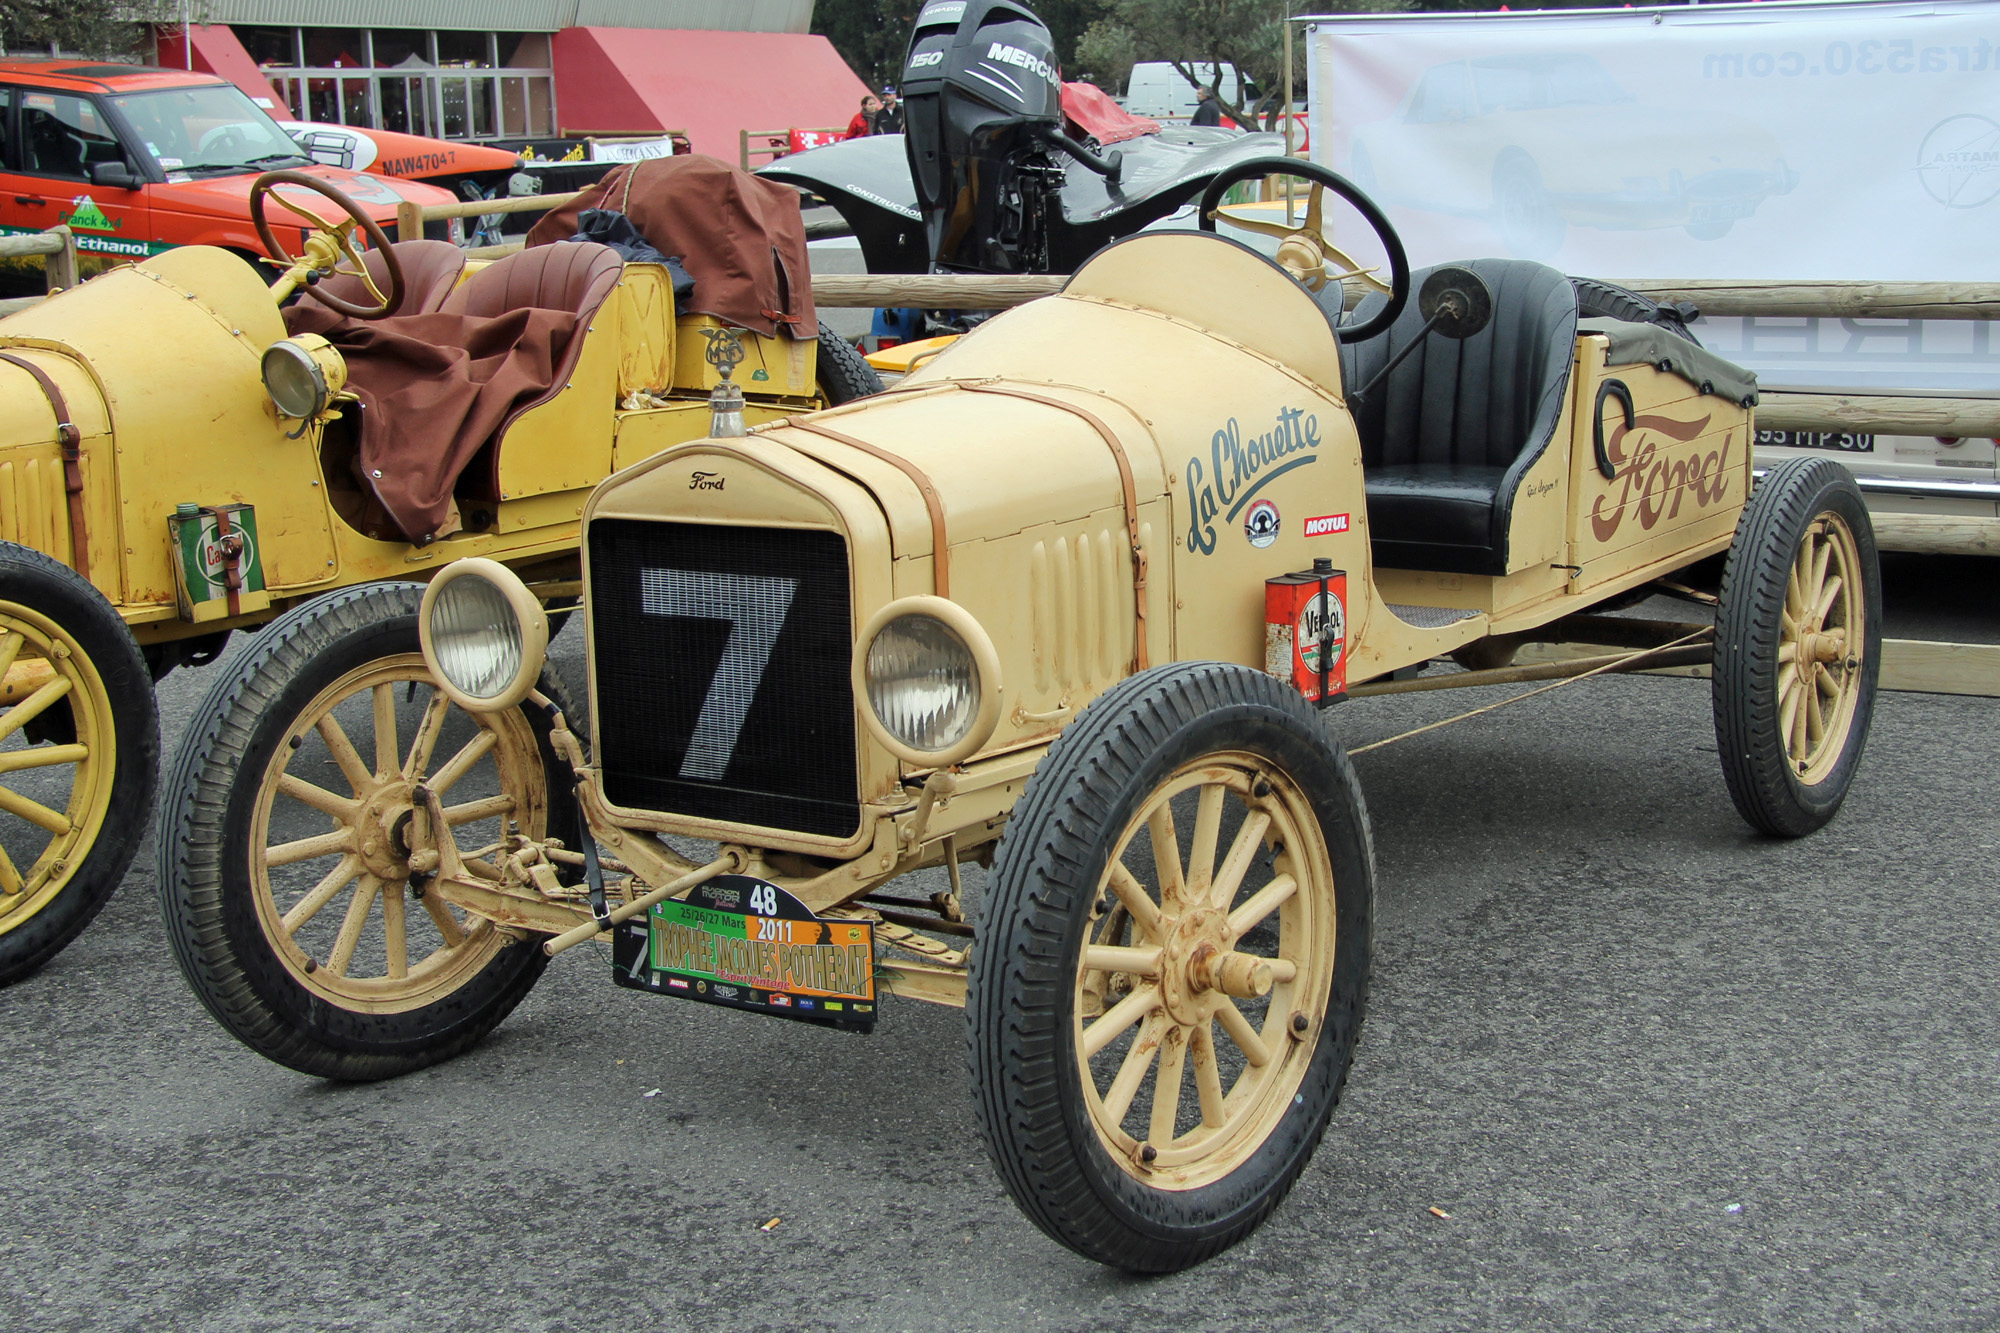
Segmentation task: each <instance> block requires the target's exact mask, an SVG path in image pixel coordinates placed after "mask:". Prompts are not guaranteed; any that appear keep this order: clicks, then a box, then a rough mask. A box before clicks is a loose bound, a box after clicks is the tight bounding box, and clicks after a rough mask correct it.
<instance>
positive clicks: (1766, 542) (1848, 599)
mask: <svg viewBox="0 0 2000 1333" xmlns="http://www.w3.org/2000/svg"><path fill="white" fill-rule="evenodd" d="M1881 604H1882V583H1881V574H1880V571H1879V570H1878V568H1877V565H1876V553H1875V537H1874V530H1873V528H1872V527H1871V526H1870V525H1869V521H1868V510H1867V507H1866V506H1865V505H1864V504H1863V502H1862V499H1861V492H1860V490H1859V489H1858V488H1857V487H1856V486H1855V484H1854V481H1853V478H1851V477H1850V476H1849V475H1848V474H1847V471H1846V470H1845V469H1844V468H1842V467H1841V466H1840V465H1839V464H1837V463H1834V462H1832V461H1830V460H1827V459H1794V460H1791V461H1788V462H1786V463H1783V464H1781V465H1779V466H1778V467H1776V468H1773V469H1772V470H1771V471H1770V472H1769V473H1768V474H1766V475H1765V477H1764V480H1763V481H1762V482H1760V483H1759V484H1758V487H1757V490H1756V492H1755V493H1754V494H1753V495H1752V496H1751V498H1750V503H1749V505H1748V506H1747V507H1746V508H1745V509H1744V511H1743V518H1742V520H1741V521H1740V522H1739V524H1738V526H1737V530H1736V539H1735V541H1734V543H1733V544H1732V545H1731V547H1730V552H1729V561H1728V564H1727V566H1726V567H1725V569H1724V571H1723V577H1722V592H1721V605H1720V608H1719V614H1718V617H1717V627H1716V628H1717V632H1716V652H1715V673H1714V701H1715V728H1716V739H1717V750H1718V752H1719V754H1720V755H1721V757H1722V766H1723V773H1724V775H1725V777H1726V778H1727V781H1728V783H1729V793H1730V796H1731V797H1732V798H1733V799H1734V800H1735V802H1736V806H1737V809H1738V810H1740V811H1741V812H1742V814H1743V817H1744V818H1745V819H1747V820H1749V821H1750V822H1751V823H1752V824H1754V825H1756V826H1757V827H1758V828H1759V829H1762V830H1763V831H1765V832H1767V833H1773V834H1778V835H1780V836H1785V837H1798V836H1800V835H1802V834H1805V833H1810V832H1812V831H1813V830H1814V829H1816V828H1819V827H1820V826H1821V825H1823V824H1825V823H1826V821H1827V820H1829V819H1831V818H1832V817H1833V815H1834V812H1835V811H1837V810H1838V809H1839V808H1840V803H1841V802H1842V800H1844V799H1845V798H1846V795H1847V789H1848V786H1849V784H1850V783H1851V782H1852V781H1853V777H1854V772H1855V769H1856V768H1857V767H1858V765H1859V763H1860V760H1861V752H1862V748H1863V746H1864V745H1865V744H1866V741H1867V736H1868V724H1869V720H1870V718H1871V716H1872V714H1873V712H1874V705H1875V688H1876V677H1877V674H1878V672H1879V670H1880V666H1881V633H1882V630H1881V615H1882V613H1881Z"/></svg>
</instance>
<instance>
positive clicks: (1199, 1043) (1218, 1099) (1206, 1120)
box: [1188, 1023, 1229, 1129]
mask: <svg viewBox="0 0 2000 1333" xmlns="http://www.w3.org/2000/svg"><path fill="white" fill-rule="evenodd" d="M1188 1054H1189V1055H1190V1056H1191V1057H1193V1059H1194V1088H1195V1092H1196V1093H1197V1094H1198V1095H1199V1096H1200V1098H1201V1123H1202V1124H1203V1125H1204V1126H1205V1127H1207V1128H1209V1129H1221V1128H1222V1127H1223V1126H1224V1125H1226V1124H1228V1123H1229V1115H1228V1112H1227V1111H1225V1110H1224V1109H1223V1105H1222V1071H1221V1069H1220V1067H1219V1066H1218V1065H1217V1064H1216V1059H1215V1034H1214V1032H1213V1031H1212V1030H1211V1028H1210V1026H1209V1025H1208V1024H1207V1023H1201V1024H1198V1025H1197V1026H1196V1027H1195V1030H1194V1035H1193V1036H1191V1037H1189V1038H1188Z"/></svg>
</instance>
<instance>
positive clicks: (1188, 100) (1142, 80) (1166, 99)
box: [1125, 60, 1257, 120]
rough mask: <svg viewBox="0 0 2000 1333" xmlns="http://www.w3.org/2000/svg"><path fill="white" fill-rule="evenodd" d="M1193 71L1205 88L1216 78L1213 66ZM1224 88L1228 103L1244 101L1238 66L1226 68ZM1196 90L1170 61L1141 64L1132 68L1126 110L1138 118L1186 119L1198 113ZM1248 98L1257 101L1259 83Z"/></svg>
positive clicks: (1224, 95)
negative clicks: (1238, 91)
mask: <svg viewBox="0 0 2000 1333" xmlns="http://www.w3.org/2000/svg"><path fill="white" fill-rule="evenodd" d="M1189 68H1190V69H1192V70H1194V72H1195V74H1196V76H1197V77H1198V78H1200V79H1201V86H1202V87H1204V88H1206V87H1207V86H1208V85H1209V83H1210V82H1211V81H1213V80H1214V78H1215V66H1213V65H1191V66H1189ZM1221 87H1222V100H1223V101H1224V102H1240V99H1239V98H1238V97H1237V95H1236V68H1235V66H1233V65H1224V66H1223V67H1222V85H1221ZM1194 90H1195V85H1194V84H1192V83H1189V82H1188V81H1187V80H1186V79H1184V78H1182V77H1181V74H1180V71H1179V70H1177V69H1175V68H1174V67H1173V65H1172V64H1171V63H1170V62H1168V61H1165V60H1145V61H1141V62H1140V63H1138V64H1136V65H1134V66H1132V77H1131V78H1130V79H1129V80H1128V81H1127V82H1126V84H1125V109H1126V110H1127V111H1129V112H1131V113H1132V114H1133V115H1135V116H1151V117H1152V118H1153V119H1155V120H1186V119H1187V118H1188V117H1189V116H1192V115H1193V114H1194V105H1195V96H1194ZM1248 96H1249V97H1251V98H1253V99H1254V98H1255V97H1256V96H1257V89H1256V85H1255V84H1251V85H1250V86H1249V93H1248ZM1244 110H1246V111H1247V110H1249V108H1248V107H1245V108H1244ZM1224 114H1225V115H1226V114H1227V112H1225V113H1224Z"/></svg>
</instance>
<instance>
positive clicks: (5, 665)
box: [0, 629, 28, 678]
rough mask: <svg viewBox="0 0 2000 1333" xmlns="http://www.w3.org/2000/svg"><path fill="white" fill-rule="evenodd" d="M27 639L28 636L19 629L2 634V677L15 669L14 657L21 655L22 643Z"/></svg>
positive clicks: (0, 668) (0, 663)
mask: <svg viewBox="0 0 2000 1333" xmlns="http://www.w3.org/2000/svg"><path fill="white" fill-rule="evenodd" d="M27 641H28V636H27V635H25V634H23V633H21V631H19V630H17V629H15V630H8V631H7V632H6V633H4V634H0V678H4V677H5V676H6V674H7V673H8V672H9V671H11V670H13V669H14V659H15V658H16V657H19V656H20V655H21V645H22V644H24V643H26V642H27Z"/></svg>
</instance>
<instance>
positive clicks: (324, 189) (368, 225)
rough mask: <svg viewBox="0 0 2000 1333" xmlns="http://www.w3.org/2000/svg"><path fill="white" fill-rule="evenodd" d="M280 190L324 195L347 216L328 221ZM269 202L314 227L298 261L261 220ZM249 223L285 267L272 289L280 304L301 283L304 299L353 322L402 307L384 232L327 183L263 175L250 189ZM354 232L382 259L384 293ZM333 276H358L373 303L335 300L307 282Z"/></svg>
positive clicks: (288, 174) (399, 277) (396, 266)
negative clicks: (346, 264)
mask: <svg viewBox="0 0 2000 1333" xmlns="http://www.w3.org/2000/svg"><path fill="white" fill-rule="evenodd" d="M281 185H294V186H299V187H301V188H303V189H306V190H310V191H312V192H313V193H314V194H318V195H322V196H324V197H325V198H327V199H329V200H331V201H332V202H333V203H336V204H338V205H340V208H341V211H342V212H344V213H346V214H347V217H346V218H345V219H344V220H341V221H329V220H328V219H326V218H324V217H322V216H320V215H319V214H318V213H316V212H314V211H313V210H312V209H310V208H307V207H306V206H305V205H303V204H301V203H298V202H296V201H294V200H292V199H289V198H287V197H286V196H285V195H283V194H280V193H278V187H279V186H281ZM273 198H275V199H276V200H277V201H278V206H279V207H281V208H283V209H285V210H286V211H287V212H289V213H292V214H295V215H296V216H298V217H300V218H302V219H304V220H305V221H307V222H309V223H311V224H312V229H313V231H314V233H315V235H314V236H313V237H311V238H310V239H309V240H308V242H307V244H306V246H305V254H303V255H301V256H300V257H299V258H297V259H294V258H293V257H292V256H291V255H290V254H289V253H287V252H286V250H285V248H284V246H282V245H280V244H279V243H278V238H277V236H276V234H275V233H274V232H272V230H271V225H270V222H269V220H268V219H266V218H265V216H264V211H265V209H264V205H265V201H266V200H269V199H273ZM250 220H251V222H253V223H254V224H255V225H256V228H257V239H258V240H260V241H262V242H263V243H264V249H265V251H266V252H267V253H268V254H270V255H271V256H272V257H274V258H276V259H278V260H280V261H281V262H283V263H284V264H286V265H288V269H287V271H286V273H285V274H284V275H283V276H282V277H280V278H279V279H278V281H277V283H276V284H274V286H273V288H272V290H273V291H275V292H277V293H278V295H279V299H281V300H282V299H283V298H284V297H285V296H288V295H290V294H291V292H292V291H293V290H295V289H296V288H297V287H298V286H299V284H300V283H301V282H304V283H305V291H306V294H307V295H308V296H311V297H312V298H313V299H314V300H316V301H318V302H319V303H320V304H321V305H324V306H326V307H328V308H329V309H331V310H336V311H338V312H339V313H341V314H343V315H348V316H351V317H353V318H355V319H382V318H384V317H386V316H387V315H389V314H390V313H391V312H393V311H394V310H395V309H396V307H398V306H399V305H401V304H402V301H403V291H404V286H403V265H402V261H401V260H400V259H399V258H397V256H396V252H395V250H394V248H393V247H392V246H391V245H390V243H389V237H388V234H387V233H386V232H384V231H383V230H382V227H381V224H379V223H377V222H376V221H375V219H373V218H371V217H369V216H368V215H367V214H366V213H364V212H362V211H361V207H360V205H358V204H356V203H355V202H354V201H353V200H352V199H350V198H348V197H347V196H346V195H345V194H343V193H342V192H341V191H340V190H339V189H337V188H335V187H334V186H333V185H332V184H330V183H329V182H327V181H324V180H321V179H320V178H319V177H317V176H312V175H308V174H307V173H305V172H303V171H267V172H265V173H264V174H263V175H261V176H259V177H258V178H257V181H256V183H255V184H253V185H252V186H251V187H250ZM357 229H358V230H360V231H361V233H362V234H363V235H365V236H366V237H367V238H368V244H369V245H370V246H371V247H372V248H373V249H374V250H375V251H376V252H377V253H379V254H380V255H381V256H382V267H383V269H384V271H385V274H386V276H387V277H388V280H389V281H388V290H387V291H384V290H383V289H382V284H381V283H380V282H378V281H377V280H376V278H375V275H374V274H373V273H371V272H370V271H369V268H368V265H367V263H366V262H365V261H364V260H363V259H362V257H361V251H360V249H359V248H358V247H357V246H356V245H355V243H354V233H355V231H356V230H357ZM343 260H345V261H348V262H350V263H352V264H353V266H354V267H353V268H352V269H351V270H350V269H346V268H343V267H342V261H343ZM335 274H345V275H347V276H352V277H359V278H360V279H361V285H362V286H363V287H364V288H365V289H366V290H367V292H368V294H369V295H370V296H372V297H373V298H374V304H372V305H362V304H359V303H357V302H354V301H349V300H347V299H346V298H345V297H340V296H335V295H333V294H332V293H330V292H327V291H324V290H322V288H321V285H320V284H318V283H316V282H313V281H310V279H311V278H312V277H313V276H314V275H317V276H318V277H330V276H333V275H335Z"/></svg>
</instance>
